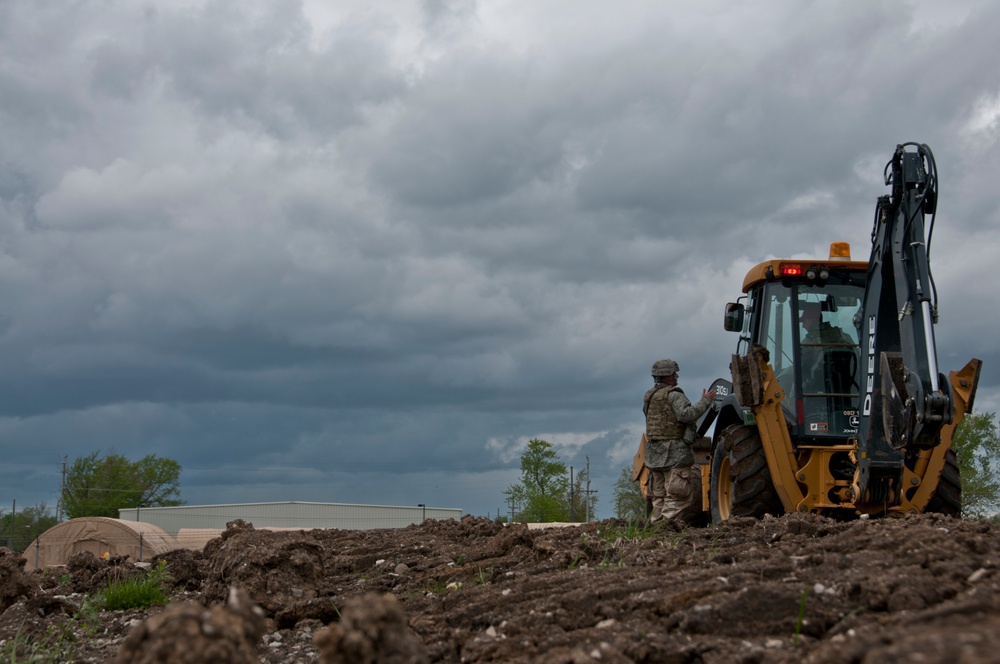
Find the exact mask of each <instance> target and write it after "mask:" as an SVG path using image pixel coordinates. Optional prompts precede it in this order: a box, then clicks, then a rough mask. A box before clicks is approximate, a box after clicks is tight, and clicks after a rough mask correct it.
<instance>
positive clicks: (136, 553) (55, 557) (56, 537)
mask: <svg viewBox="0 0 1000 664" xmlns="http://www.w3.org/2000/svg"><path fill="white" fill-rule="evenodd" d="M179 548H180V545H178V544H177V540H175V539H174V538H173V536H172V535H170V534H169V533H168V532H167V531H165V530H163V529H162V528H160V527H159V526H154V525H153V524H151V523H143V522H141V521H121V520H119V519H109V518H107V517H103V516H88V517H82V518H79V519H70V520H69V521H64V522H62V523H59V524H56V525H54V526H52V527H51V528H49V529H48V530H46V531H45V532H44V533H42V535H41V536H39V538H38V539H36V540H35V541H34V542H32V543H31V544H30V545H29V546H28V548H27V549H25V550H24V553H23V554H21V555H23V556H24V558H25V559H26V560H27V561H28V564H27V565H26V566H25V567H26V568H27V569H39V568H42V567H49V566H51V565H65V564H66V563H67V562H68V561H69V559H70V557H72V556H73V554H74V553H79V552H81V551H89V552H90V553H92V554H94V555H95V556H97V557H100V556H101V555H103V554H105V553H107V554H108V555H111V556H125V555H127V556H128V557H129V560H131V561H132V562H139V561H143V560H149V559H150V558H152V557H153V556H156V555H159V554H161V553H167V552H168V551H173V550H174V549H179Z"/></svg>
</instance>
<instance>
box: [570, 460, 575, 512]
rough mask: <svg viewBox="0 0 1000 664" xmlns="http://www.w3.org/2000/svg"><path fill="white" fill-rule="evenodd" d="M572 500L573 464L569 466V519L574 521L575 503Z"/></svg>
mask: <svg viewBox="0 0 1000 664" xmlns="http://www.w3.org/2000/svg"><path fill="white" fill-rule="evenodd" d="M574 503H575V501H574V500H573V466H570V467H569V520H570V521H571V522H572V521H576V505H575V504H574Z"/></svg>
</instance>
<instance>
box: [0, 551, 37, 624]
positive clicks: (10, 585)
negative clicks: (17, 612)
mask: <svg viewBox="0 0 1000 664" xmlns="http://www.w3.org/2000/svg"><path fill="white" fill-rule="evenodd" d="M27 562H28V561H27V560H25V559H24V558H22V557H21V554H19V553H14V552H13V551H11V550H9V549H7V548H6V547H0V613H2V612H3V611H4V610H6V609H7V607H8V606H10V605H11V604H13V603H14V602H16V601H17V600H18V598H21V597H31V596H33V595H34V594H35V592H36V590H37V589H38V584H37V583H36V582H35V581H34V579H33V578H32V577H31V575H29V574H28V573H26V572H25V571H24V565H25V564H26V563H27Z"/></svg>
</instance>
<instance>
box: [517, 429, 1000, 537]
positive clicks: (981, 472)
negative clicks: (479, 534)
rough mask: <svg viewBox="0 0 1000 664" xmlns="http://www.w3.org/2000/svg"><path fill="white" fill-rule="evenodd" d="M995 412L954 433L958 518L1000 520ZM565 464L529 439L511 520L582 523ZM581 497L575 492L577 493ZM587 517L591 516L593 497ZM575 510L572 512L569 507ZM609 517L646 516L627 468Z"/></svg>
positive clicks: (636, 518)
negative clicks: (959, 498)
mask: <svg viewBox="0 0 1000 664" xmlns="http://www.w3.org/2000/svg"><path fill="white" fill-rule="evenodd" d="M995 419H996V413H992V412H985V413H975V414H972V413H970V414H968V415H966V416H965V418H964V419H963V420H962V422H961V423H960V424H959V425H958V427H957V428H956V430H955V435H954V436H953V437H952V449H953V450H954V451H955V456H956V458H957V459H958V467H959V471H960V473H961V479H962V518H964V519H969V520H978V519H991V520H993V521H1000V475H998V470H997V463H998V461H997V460H998V459H1000V434H998V430H997V424H996V422H995ZM570 493H571V492H570V490H569V479H568V477H567V473H566V465H565V464H563V463H562V462H561V461H560V460H559V457H558V455H557V454H556V453H555V451H554V450H553V449H552V445H551V444H549V443H547V442H546V441H544V440H538V439H532V440H531V441H530V442H529V443H528V447H527V449H526V450H525V452H524V455H523V456H522V457H521V481H520V482H518V483H517V484H514V485H512V486H510V487H509V488H508V489H506V490H505V491H504V492H503V494H504V496H505V498H506V499H507V503H508V506H509V507H510V509H511V512H512V513H513V520H514V521H530V522H541V523H544V522H553V521H582V520H583V519H582V518H574V516H576V517H579V516H580V515H581V514H582V512H580V508H579V505H580V503H579V502H576V503H574V500H575V499H571V498H570ZM576 493H577V494H578V495H579V494H580V492H579V489H578V490H577V492H576ZM587 498H588V499H589V500H591V501H593V502H592V503H591V507H592V509H591V510H590V514H591V515H592V516H596V515H595V512H596V505H597V502H596V501H597V498H596V496H589V495H588V496H587ZM574 504H576V505H577V508H576V512H575V514H573V513H572V512H573V507H572V506H573V505H574ZM612 506H613V509H614V516H615V517H616V518H618V519H623V520H632V521H639V520H642V519H644V518H645V517H646V499H645V498H644V497H643V495H642V491H641V490H640V489H639V484H638V482H635V481H633V479H632V465H631V464H629V465H627V466H625V467H624V468H622V469H621V472H620V473H619V475H618V478H617V479H616V481H615V484H614V488H613V496H612Z"/></svg>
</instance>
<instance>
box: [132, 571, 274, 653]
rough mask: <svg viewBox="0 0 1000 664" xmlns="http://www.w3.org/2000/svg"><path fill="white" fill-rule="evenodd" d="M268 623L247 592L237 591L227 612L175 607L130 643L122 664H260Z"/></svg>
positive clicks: (146, 624) (142, 628)
mask: <svg viewBox="0 0 1000 664" xmlns="http://www.w3.org/2000/svg"><path fill="white" fill-rule="evenodd" d="M265 628H266V621H265V619H264V614H263V611H261V609H260V608H259V607H257V606H256V605H255V604H254V603H253V602H252V601H251V600H250V597H249V596H248V595H247V594H246V592H245V591H243V590H240V589H237V588H233V589H231V590H230V593H229V599H228V600H227V602H226V604H225V606H221V605H215V606H213V607H212V608H210V609H206V608H205V607H203V606H202V605H200V604H197V603H194V602H183V603H176V604H171V605H170V606H168V607H167V608H166V609H165V610H164V611H163V612H162V613H159V614H157V615H155V616H153V617H152V618H150V619H149V620H147V621H146V622H144V623H142V624H141V625H139V626H138V627H136V628H135V629H134V630H133V631H132V632H131V633H130V634H129V635H128V638H126V639H125V642H124V643H123V644H122V647H121V649H120V650H119V651H118V656H117V658H116V659H115V662H116V663H117V664H165V663H167V662H169V663H170V664H201V663H203V662H217V663H219V664H259V662H260V659H259V658H258V657H257V643H258V642H259V641H260V639H261V637H262V636H263V635H264V630H265Z"/></svg>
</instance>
